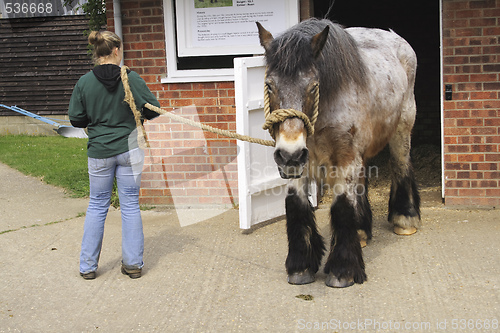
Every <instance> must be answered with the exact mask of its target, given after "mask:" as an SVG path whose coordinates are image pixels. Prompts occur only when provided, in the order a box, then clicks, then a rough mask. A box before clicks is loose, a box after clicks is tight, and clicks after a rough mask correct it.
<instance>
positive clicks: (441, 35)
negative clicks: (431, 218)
mask: <svg viewBox="0 0 500 333" xmlns="http://www.w3.org/2000/svg"><path fill="white" fill-rule="evenodd" d="M439 51H440V52H439V69H440V88H441V95H440V96H441V117H440V118H441V199H442V200H443V201H444V200H445V197H444V193H445V185H446V179H445V174H444V96H443V94H444V92H443V91H444V81H443V77H444V64H443V0H440V1H439Z"/></svg>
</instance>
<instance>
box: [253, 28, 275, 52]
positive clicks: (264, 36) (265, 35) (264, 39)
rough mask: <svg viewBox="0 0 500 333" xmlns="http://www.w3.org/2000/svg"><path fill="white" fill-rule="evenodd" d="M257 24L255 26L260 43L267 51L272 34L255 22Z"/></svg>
mask: <svg viewBox="0 0 500 333" xmlns="http://www.w3.org/2000/svg"><path fill="white" fill-rule="evenodd" d="M255 23H256V24H257V28H258V29H259V39H260V45H262V47H263V48H264V49H265V50H266V51H267V50H268V49H269V47H270V46H271V42H272V41H273V39H274V37H273V35H272V34H271V33H270V32H269V31H267V30H266V29H264V27H263V26H262V24H260V23H259V22H255Z"/></svg>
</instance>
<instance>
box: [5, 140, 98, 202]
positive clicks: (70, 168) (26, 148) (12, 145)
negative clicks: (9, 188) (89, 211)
mask: <svg viewBox="0 0 500 333" xmlns="http://www.w3.org/2000/svg"><path fill="white" fill-rule="evenodd" d="M0 161H1V162H2V163H4V164H7V165H9V166H10V167H12V168H14V169H17V170H19V171H21V172H22V173H24V174H26V175H29V176H33V177H37V178H40V179H41V180H43V181H44V182H46V183H47V184H51V185H55V186H59V187H62V188H64V189H66V190H67V191H68V193H69V194H70V195H71V196H73V197H86V196H88V193H89V178H88V172H87V139H75V138H65V137H62V136H27V135H6V136H0Z"/></svg>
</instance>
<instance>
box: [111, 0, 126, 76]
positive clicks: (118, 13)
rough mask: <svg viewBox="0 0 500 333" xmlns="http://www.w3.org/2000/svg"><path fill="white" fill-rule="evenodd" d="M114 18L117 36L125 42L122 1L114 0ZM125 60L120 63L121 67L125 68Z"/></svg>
mask: <svg viewBox="0 0 500 333" xmlns="http://www.w3.org/2000/svg"><path fill="white" fill-rule="evenodd" d="M113 18H114V20H115V34H117V35H118V37H120V39H121V40H122V41H123V32H122V6H121V3H120V0H113ZM123 64H124V62H123V58H122V61H121V63H120V66H123Z"/></svg>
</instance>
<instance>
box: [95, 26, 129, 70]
mask: <svg viewBox="0 0 500 333" xmlns="http://www.w3.org/2000/svg"><path fill="white" fill-rule="evenodd" d="M89 44H90V45H92V53H93V56H94V62H95V63H96V64H99V58H102V57H106V56H109V55H111V53H112V52H113V50H114V48H115V47H117V48H118V49H121V47H122V41H121V39H120V37H118V35H116V34H115V33H114V32H111V31H92V32H91V33H90V35H89Z"/></svg>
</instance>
